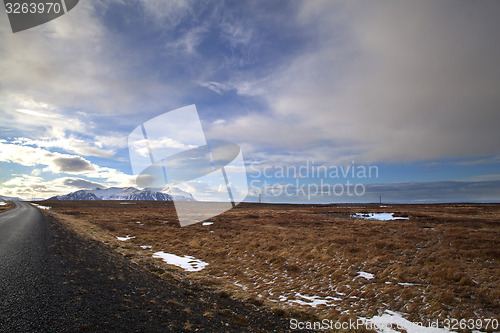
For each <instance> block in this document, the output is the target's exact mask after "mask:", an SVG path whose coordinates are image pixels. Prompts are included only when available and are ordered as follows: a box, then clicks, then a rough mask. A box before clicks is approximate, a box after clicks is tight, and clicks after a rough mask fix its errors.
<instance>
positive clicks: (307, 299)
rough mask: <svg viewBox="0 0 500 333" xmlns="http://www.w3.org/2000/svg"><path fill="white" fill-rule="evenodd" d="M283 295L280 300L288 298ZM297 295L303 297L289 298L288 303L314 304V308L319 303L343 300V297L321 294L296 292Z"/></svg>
mask: <svg viewBox="0 0 500 333" xmlns="http://www.w3.org/2000/svg"><path fill="white" fill-rule="evenodd" d="M283 297H284V296H281V297H280V301H283V300H286V297H284V298H283ZM295 297H298V298H301V299H294V300H289V301H288V303H297V304H300V305H309V306H312V307H313V308H315V307H317V306H318V305H331V304H332V303H333V302H334V301H341V300H342V299H341V298H338V297H332V296H327V297H320V296H307V295H302V294H300V293H296V294H295Z"/></svg>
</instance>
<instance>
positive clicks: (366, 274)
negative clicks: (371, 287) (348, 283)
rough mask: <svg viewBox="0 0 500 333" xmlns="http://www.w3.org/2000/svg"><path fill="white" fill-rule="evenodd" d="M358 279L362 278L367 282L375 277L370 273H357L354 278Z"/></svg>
mask: <svg viewBox="0 0 500 333" xmlns="http://www.w3.org/2000/svg"><path fill="white" fill-rule="evenodd" d="M358 277H362V278H365V279H367V280H371V279H373V278H374V277H375V275H373V274H372V273H367V272H358V276H356V278H358Z"/></svg>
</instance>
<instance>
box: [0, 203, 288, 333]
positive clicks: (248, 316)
mask: <svg viewBox="0 0 500 333" xmlns="http://www.w3.org/2000/svg"><path fill="white" fill-rule="evenodd" d="M287 326H288V321H287V320H286V319H284V318H281V317H278V316H275V315H273V314H271V313H269V312H266V311H263V310H259V309H257V308H256V307H254V306H251V305H246V304H243V303H241V302H238V301H235V300H232V299H230V298H228V297H223V295H222V296H221V295H219V294H216V293H213V292H210V291H208V290H206V289H204V288H203V287H202V286H195V285H187V284H185V283H184V284H183V283H179V282H174V283H169V282H166V281H163V280H160V279H158V278H156V277H154V276H153V275H152V274H150V273H149V272H147V271H145V270H144V269H143V268H141V267H139V266H137V265H135V264H133V263H131V262H129V261H127V260H126V259H124V258H123V257H121V256H119V255H117V254H115V253H113V252H112V251H111V250H110V249H109V248H108V247H106V246H105V245H103V244H101V243H98V242H95V241H91V240H88V239H84V238H82V237H80V236H78V235H77V234H75V233H74V232H73V231H72V230H70V229H68V228H67V227H65V226H63V225H62V224H60V223H59V222H58V221H56V220H52V219H48V218H47V217H45V216H44V214H43V213H42V212H41V211H40V210H38V209H37V208H35V207H33V206H31V205H29V204H27V203H25V202H16V203H15V207H14V208H12V209H11V210H9V211H6V212H4V213H2V214H0V332H64V331H67V332H74V331H82V332H83V331H84V332H116V331H121V332H168V331H173V332H182V331H186V332H188V331H199V332H246V331H256V330H263V331H285V330H287Z"/></svg>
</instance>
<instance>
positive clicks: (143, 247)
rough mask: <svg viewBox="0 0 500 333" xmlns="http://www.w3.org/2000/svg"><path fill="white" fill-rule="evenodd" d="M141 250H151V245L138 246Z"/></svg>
mask: <svg viewBox="0 0 500 333" xmlns="http://www.w3.org/2000/svg"><path fill="white" fill-rule="evenodd" d="M140 247H141V248H142V249H143V250H148V249H149V250H151V249H152V248H153V247H152V246H151V245H140Z"/></svg>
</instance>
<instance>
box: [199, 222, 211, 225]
mask: <svg viewBox="0 0 500 333" xmlns="http://www.w3.org/2000/svg"><path fill="white" fill-rule="evenodd" d="M212 224H214V223H213V222H203V223H202V225H212Z"/></svg>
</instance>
